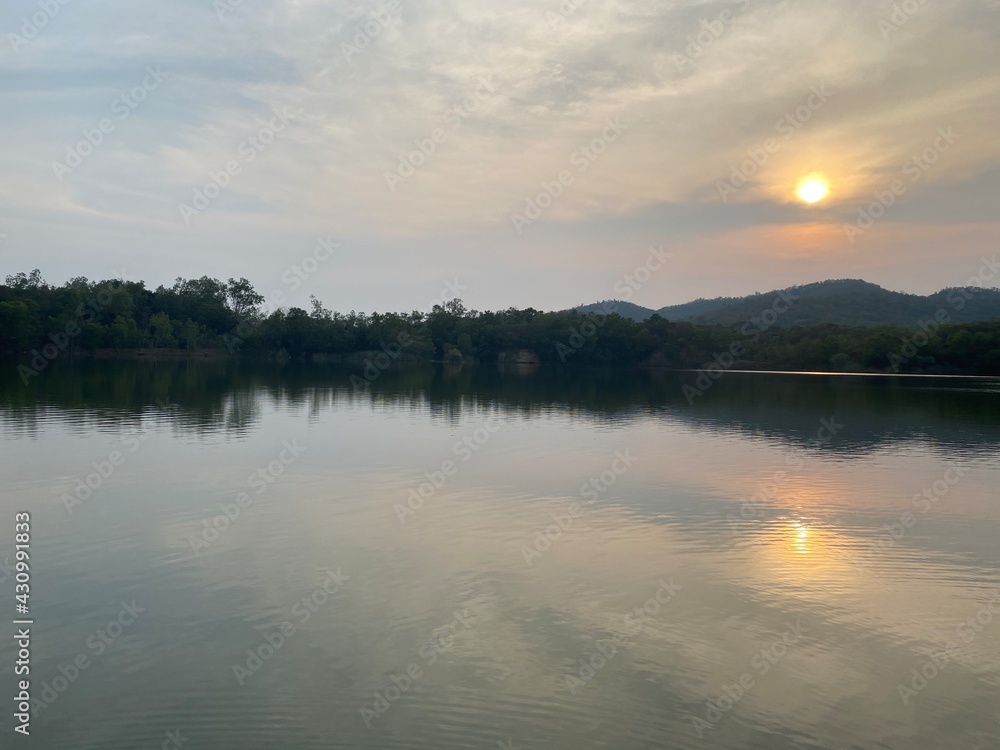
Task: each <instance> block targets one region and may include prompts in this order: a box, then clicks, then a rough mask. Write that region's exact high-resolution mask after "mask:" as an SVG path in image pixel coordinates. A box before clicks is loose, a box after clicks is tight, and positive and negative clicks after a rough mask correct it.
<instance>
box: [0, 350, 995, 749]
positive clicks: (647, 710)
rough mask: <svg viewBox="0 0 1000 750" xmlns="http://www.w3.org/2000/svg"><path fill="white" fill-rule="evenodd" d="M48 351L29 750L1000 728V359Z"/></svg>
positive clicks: (15, 422)
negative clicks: (103, 358) (751, 369)
mask: <svg viewBox="0 0 1000 750" xmlns="http://www.w3.org/2000/svg"><path fill="white" fill-rule="evenodd" d="M57 364H59V365H62V366H61V367H59V368H56V369H53V371H51V372H47V373H45V374H44V375H43V376H42V377H40V378H37V379H36V380H35V381H34V382H33V383H32V385H31V386H30V387H27V388H25V387H23V386H22V385H21V384H20V381H19V380H18V379H17V377H16V374H15V373H14V371H13V368H11V367H9V366H5V367H4V368H3V370H2V372H3V374H2V375H0V426H2V431H3V441H2V453H0V488H2V493H0V518H2V519H3V520H2V526H0V534H2V537H0V538H2V542H0V559H2V558H3V557H6V556H8V555H12V554H13V552H12V537H13V523H14V520H13V516H14V513H15V512H17V511H22V510H28V511H30V512H31V513H32V526H33V544H32V550H33V551H32V566H33V591H32V599H31V607H32V614H33V616H34V617H35V620H36V624H35V626H34V630H33V657H32V691H33V693H34V696H35V698H36V699H43V700H45V701H46V704H45V705H44V706H42V705H41V704H39V710H38V712H37V715H36V717H35V719H34V722H33V725H32V728H33V732H32V737H31V739H30V740H27V741H23V742H22V743H21V744H24V745H25V746H30V747H38V748H81V749H82V748H95V749H96V748H101V749H102V750H107V749H109V748H144V747H149V748H160V747H170V745H168V744H165V743H166V742H168V734H167V733H168V732H171V733H173V734H172V735H170V736H171V737H177V733H178V732H179V734H180V736H181V737H182V738H183V741H182V742H183V744H182V746H183V747H185V748H188V749H191V750H193V749H194V748H219V749H221V748H226V749H229V748H269V749H270V748H372V749H373V750H374V749H376V748H377V749H379V750H385V749H387V748H428V749H429V750H445V749H446V748H479V749H481V750H496V749H497V748H501V747H503V748H524V749H525V750H532V749H538V750H541V749H543V748H560V749H562V748H565V749H567V750H569V749H572V750H575V749H576V748H616V749H621V748H624V749H626V750H627V749H631V748H761V749H765V748H766V749H767V750H783V749H784V748H831V749H832V748H837V749H840V748H893V749H895V748H899V749H900V750H902V749H906V750H921V749H923V748H927V749H928V750H930V749H933V750H941V749H942V748H961V749H966V748H969V749H971V748H982V749H983V750H986V749H987V748H990V749H992V748H998V747H1000V543H998V540H1000V491H998V490H1000V461H998V447H1000V381H998V380H987V379H982V380H977V379H927V378H923V379H909V378H907V379H903V378H862V377H826V376H810V375H776V374H739V373H728V374H727V375H726V376H725V377H724V378H723V379H722V380H721V381H719V382H718V383H716V384H715V385H714V386H713V387H712V388H710V389H709V390H708V391H707V392H706V393H704V395H701V396H699V397H697V398H696V399H695V400H694V403H693V404H689V403H688V401H687V399H686V398H685V396H684V394H683V392H682V386H683V385H684V384H686V383H690V382H691V381H692V380H693V376H691V375H687V374H671V373H663V372H654V373H648V372H630V371H607V372H603V371H599V372H594V371H561V370H546V369H541V370H536V371H532V370H519V369H512V370H511V369H508V370H506V371H498V370H497V369H495V368H478V369H475V370H470V369H468V368H466V369H463V370H455V371H450V370H449V371H446V370H441V369H434V368H430V367H428V368H426V369H416V370H412V371H404V372H387V373H384V374H383V375H382V376H381V377H380V378H379V379H378V380H376V381H375V382H374V383H373V384H371V386H370V387H368V388H365V389H355V388H353V387H352V386H351V384H350V381H349V376H350V374H351V371H345V370H339V369H332V368H315V369H313V368H309V369H303V368H297V367H293V366H288V367H284V368H279V367H277V366H274V367H257V368H254V367H250V366H247V365H236V364H232V363H229V364H186V363H166V364H164V363H160V364H157V365H155V366H154V365H152V364H149V363H134V364H113V363H107V364H105V363H101V362H90V363H77V364H72V363H57ZM116 452H117V453H116ZM112 461H115V462H117V464H118V465H116V466H113V465H112ZM95 465H96V466H95ZM102 469H103V470H104V473H106V474H108V476H107V477H106V478H104V477H101V476H99V474H95V471H98V470H102ZM88 475H94V476H91V477H90V481H91V483H92V484H94V485H96V489H93V490H90V489H89V488H86V487H85V486H81V485H80V484H79V481H80V480H83V481H86V480H87V478H88ZM925 491H926V494H925ZM88 492H89V494H88ZM421 492H423V495H421V494H420V493H421ZM227 514H228V515H227ZM213 523H214V524H215V528H211V527H212V524H213ZM890 529H891V531H890ZM0 576H4V574H3V573H2V572H0ZM4 577H5V580H4V581H3V583H2V584H0V592H2V597H3V599H4V602H5V603H4V605H3V612H4V613H5V616H6V615H9V614H11V613H12V612H13V593H14V591H13V580H12V579H11V578H10V577H8V576H4ZM8 627H10V626H8ZM0 643H2V647H0V663H2V674H3V677H2V678H0V679H2V684H3V691H4V694H5V695H7V696H10V695H12V694H13V693H14V687H13V675H12V673H11V665H12V664H13V661H14V659H15V658H16V657H15V655H14V651H13V648H12V645H11V639H10V638H7V637H5V638H4V639H3V640H2V642H0ZM75 663H79V664H84V665H85V666H83V667H82V668H79V669H77V670H76V672H75V673H74V664H75ZM914 670H916V671H914ZM921 672H923V674H921ZM70 677H72V679H70ZM46 686H47V687H46ZM10 713H11V711H10V701H8V706H7V708H5V709H4V712H3V716H2V718H0V727H2V729H3V732H4V737H5V738H4V740H3V746H4V747H6V746H8V743H9V744H10V745H11V746H13V745H14V744H16V743H15V741H11V740H8V739H7V738H8V737H10V736H11V727H10V724H11V717H10ZM15 739H16V740H17V741H21V740H22V739H23V738H19V737H18V738H15Z"/></svg>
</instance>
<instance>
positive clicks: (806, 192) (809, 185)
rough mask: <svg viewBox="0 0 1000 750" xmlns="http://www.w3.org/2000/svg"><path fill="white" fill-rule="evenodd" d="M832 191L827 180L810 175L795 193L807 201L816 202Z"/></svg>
mask: <svg viewBox="0 0 1000 750" xmlns="http://www.w3.org/2000/svg"><path fill="white" fill-rule="evenodd" d="M829 192H830V187H829V186H828V185H827V184H826V182H825V181H824V180H822V179H820V178H818V177H810V178H808V179H806V180H804V181H803V182H802V184H801V185H799V189H798V190H796V191H795V194H796V195H797V196H799V198H801V199H802V200H804V201H805V202H806V203H816V202H817V201H821V200H823V199H824V198H825V197H826V196H827V194H828V193H829Z"/></svg>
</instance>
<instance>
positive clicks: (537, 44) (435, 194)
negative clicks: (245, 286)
mask: <svg viewBox="0 0 1000 750" xmlns="http://www.w3.org/2000/svg"><path fill="white" fill-rule="evenodd" d="M0 33H2V34H3V37H4V38H3V39H0V71H2V75H0V92H2V93H0V96H2V102H3V107H2V117H0V174H2V179H0V277H2V276H6V275H7V274H12V273H15V272H18V271H28V270H30V269H32V268H36V267H37V268H40V269H41V271H42V274H43V276H44V277H45V278H46V279H47V280H48V281H49V282H50V283H57V284H61V283H63V282H65V281H66V280H68V279H70V278H73V277H78V276H86V277H88V278H90V279H103V278H110V277H113V276H123V277H124V278H128V279H132V280H136V279H143V280H145V281H146V283H147V284H148V285H149V286H151V287H155V286H157V285H159V284H166V285H168V286H169V285H170V284H171V283H172V282H173V280H174V278H175V277H178V276H181V277H184V278H191V277H200V276H203V275H208V276H213V277H217V278H223V279H225V278H228V277H240V276H245V277H247V278H248V279H250V280H251V281H252V282H253V283H254V285H255V286H256V287H257V289H258V291H260V292H261V293H263V294H264V295H265V296H267V297H269V298H270V297H272V296H274V295H276V294H278V293H280V297H281V299H283V300H287V301H288V303H289V304H297V305H300V306H307V304H308V300H309V296H310V295H315V296H317V297H318V298H319V299H320V300H322V302H323V304H324V306H325V307H327V308H331V309H334V310H340V311H348V310H352V309H353V310H358V311H366V312H371V311H374V310H379V311H388V310H398V311H410V310H415V309H419V310H425V309H428V308H429V307H430V306H431V305H432V304H434V302H436V301H438V300H441V299H447V298H450V297H453V296H456V294H457V296H459V297H461V298H462V299H463V300H464V301H465V304H466V306H467V307H470V308H475V309H502V308H507V307H528V306H531V307H535V308H537V309H543V310H553V309H562V308H565V307H569V306H571V305H575V304H582V303H588V302H594V301H597V300H603V299H608V298H613V297H615V298H627V299H629V300H630V301H632V302H636V303H638V304H643V305H646V306H648V307H653V308H656V307H661V306H663V305H668V304H676V303H681V302H685V301H688V300H691V299H694V298H697V297H715V296H720V295H725V296H731V295H743V294H748V293H752V292H755V291H761V292H763V291H768V290H770V289H775V288H783V287H787V286H790V285H794V284H801V283H809V282H813V281H819V280H823V279H828V278H863V279H866V280H868V281H872V282H875V283H877V284H880V285H882V286H884V287H886V288H889V289H894V290H901V291H907V292H914V293H920V294H926V293H929V292H932V291H936V290H938V289H940V288H943V287H947V286H955V285H960V284H964V283H965V282H966V281H967V280H968V279H969V278H970V277H971V276H973V275H974V274H975V273H976V272H977V271H978V270H979V268H980V267H981V266H982V262H983V261H982V260H981V259H982V258H983V257H984V256H985V257H987V258H989V257H992V255H993V254H994V253H996V251H997V244H998V240H1000V210H998V208H1000V127H998V126H1000V0H950V1H949V2H930V1H929V0H906V1H905V2H896V1H895V0H893V1H886V0H864V2H861V1H859V0H823V1H822V2H818V1H816V0H814V1H813V2H804V1H802V0H799V1H798V2H791V1H787V2H769V1H768V0H736V1H735V2H734V1H732V0H723V1H721V2H704V1H698V0H695V1H689V2H680V1H671V0H605V1H603V2H598V0H562V2H558V1H557V0H503V2H502V3H501V2H495V1H486V0H388V1H387V2H385V1H383V0H375V2H362V3H353V2H341V1H340V0H326V1H323V2H319V1H313V0H216V1H215V2H214V3H213V2H212V0H173V1H172V2H167V3H138V2H134V0H132V1H126V0H30V1H29V0H7V2H5V3H4V4H3V6H2V8H0ZM810 178H812V179H815V180H818V181H819V182H820V183H821V184H822V185H825V186H827V188H828V190H829V193H828V194H827V195H826V196H825V197H824V198H823V199H822V200H820V201H818V202H816V203H813V204H809V203H806V202H804V201H803V200H801V199H800V198H799V197H798V196H797V194H796V191H797V189H798V188H799V186H800V185H801V184H802V183H803V181H806V180H808V179H810ZM654 250H655V252H654ZM638 269H642V270H638ZM637 270H638V273H637ZM623 290H625V293H624V294H623V293H622V291H623Z"/></svg>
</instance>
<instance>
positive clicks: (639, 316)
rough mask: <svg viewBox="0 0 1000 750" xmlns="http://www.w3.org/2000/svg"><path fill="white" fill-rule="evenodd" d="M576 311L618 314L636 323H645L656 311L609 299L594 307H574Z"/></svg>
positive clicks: (595, 304)
mask: <svg viewBox="0 0 1000 750" xmlns="http://www.w3.org/2000/svg"><path fill="white" fill-rule="evenodd" d="M573 309H574V310H576V311H577V312H581V313H598V314H609V313H617V314H618V315H621V316H622V317H623V318H628V319H629V320H634V321H637V322H638V321H643V320H645V319H646V318H648V317H650V316H652V314H653V313H654V312H655V310H650V309H649V308H648V307H643V306H642V305H634V304H632V303H631V302H625V301H624V300H616V299H609V300H604V301H603V302H595V303H594V304H592V305H580V306H579V307H574V308H573Z"/></svg>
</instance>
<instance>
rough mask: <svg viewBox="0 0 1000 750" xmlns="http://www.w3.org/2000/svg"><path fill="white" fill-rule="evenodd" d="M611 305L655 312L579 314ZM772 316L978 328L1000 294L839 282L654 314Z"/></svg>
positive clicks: (726, 320)
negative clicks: (942, 316) (939, 320)
mask: <svg viewBox="0 0 1000 750" xmlns="http://www.w3.org/2000/svg"><path fill="white" fill-rule="evenodd" d="M612 304H617V309H615V310H613V311H615V312H618V313H619V314H620V315H622V316H623V317H626V318H630V319H632V320H640V321H641V320H645V319H646V318H648V317H650V316H651V315H653V312H654V311H653V310H650V309H649V308H646V307H642V306H640V305H635V304H632V303H630V302H617V303H613V302H603V303H597V304H594V305H583V306H580V307H577V308H575V309H576V310H579V311H580V312H597V313H600V312H606V311H608V310H610V309H611V308H610V306H611V305H612ZM768 311H772V312H770V313H768V315H767V318H774V320H773V321H765V322H769V324H770V325H773V326H777V327H786V328H787V327H790V326H808V325H827V324H834V325H846V326H875V325H886V324H895V325H902V326H912V327H916V326H918V325H919V322H920V321H927V320H933V319H934V317H935V315H937V314H938V313H939V311H944V312H945V313H947V316H948V317H947V318H946V320H947V321H948V322H953V323H973V322H980V321H987V320H994V319H1000V289H979V288H977V287H959V288H949V289H942V290H941V291H940V292H936V293H934V294H930V295H927V296H921V295H918V294H905V293H903V292H891V291H889V290H888V289H883V288H882V287H880V286H878V285H877V284H871V283H869V282H867V281H862V280H860V279H836V280H831V281H820V282H817V283H815V284H805V285H802V286H794V287H789V288H788V289H781V290H774V291H771V292H767V293H765V294H751V295H748V296H746V297H717V298H715V299H697V300H694V301H693V302H687V303H685V304H683V305H670V306H668V307H662V308H660V309H659V310H656V311H655V312H656V314H658V315H659V316H660V317H662V318H666V319H667V320H670V321H675V322H679V321H687V322H691V323H701V324H706V325H725V326H733V325H742V324H743V323H746V322H749V321H752V320H753V319H755V318H757V319H760V317H761V316H762V315H764V314H765V313H767V312H768Z"/></svg>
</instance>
